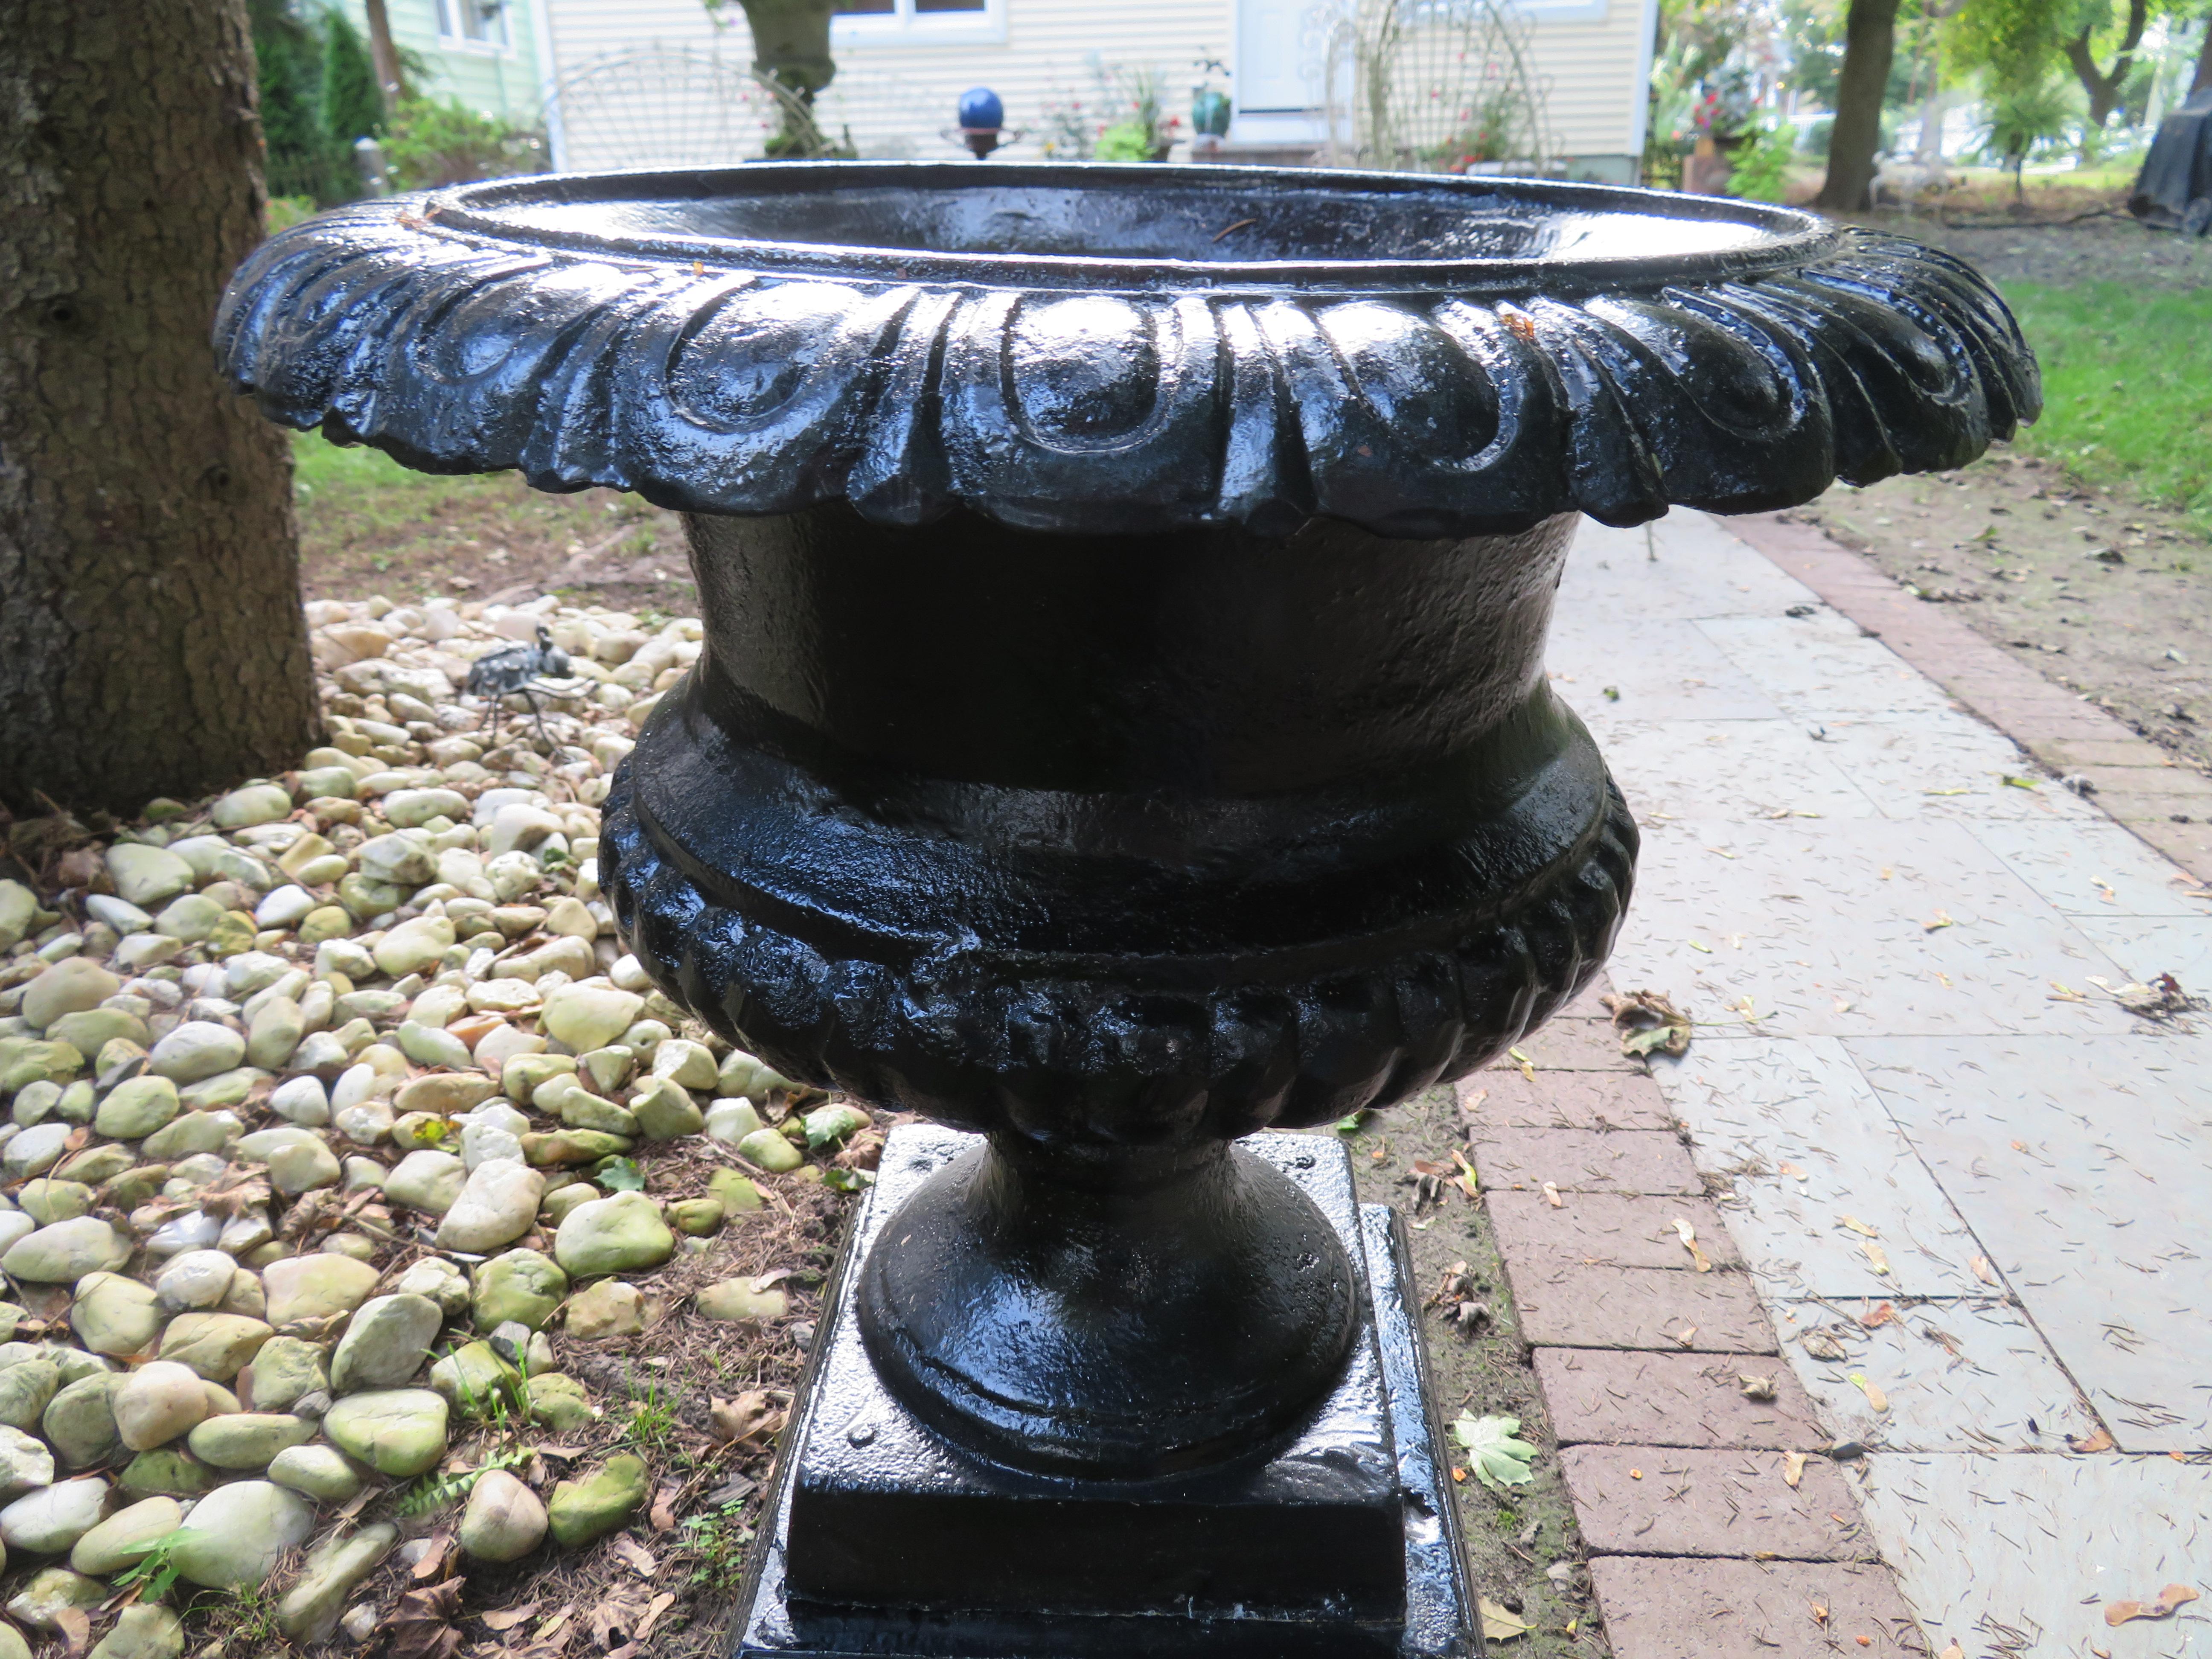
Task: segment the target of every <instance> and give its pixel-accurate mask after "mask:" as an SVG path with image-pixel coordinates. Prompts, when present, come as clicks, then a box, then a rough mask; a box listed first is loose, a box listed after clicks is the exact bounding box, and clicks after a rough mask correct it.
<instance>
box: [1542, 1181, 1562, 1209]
mask: <svg viewBox="0 0 2212 1659" xmlns="http://www.w3.org/2000/svg"><path fill="white" fill-rule="evenodd" d="M1544 1202H1545V1203H1547V1204H1548V1205H1550V1206H1552V1207H1553V1209H1555V1210H1560V1209H1565V1207H1566V1203H1567V1200H1565V1199H1564V1198H1561V1197H1560V1196H1559V1183H1558V1182H1553V1181H1547V1182H1545V1183H1544Z"/></svg>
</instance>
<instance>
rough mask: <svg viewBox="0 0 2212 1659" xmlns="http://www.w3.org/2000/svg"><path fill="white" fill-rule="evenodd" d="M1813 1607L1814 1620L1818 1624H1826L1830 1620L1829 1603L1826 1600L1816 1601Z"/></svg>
mask: <svg viewBox="0 0 2212 1659" xmlns="http://www.w3.org/2000/svg"><path fill="white" fill-rule="evenodd" d="M1812 1607H1813V1622H1814V1624H1816V1625H1825V1624H1826V1623H1827V1622H1828V1604H1827V1603H1826V1602H1825V1601H1815V1602H1814V1603H1813V1604H1812Z"/></svg>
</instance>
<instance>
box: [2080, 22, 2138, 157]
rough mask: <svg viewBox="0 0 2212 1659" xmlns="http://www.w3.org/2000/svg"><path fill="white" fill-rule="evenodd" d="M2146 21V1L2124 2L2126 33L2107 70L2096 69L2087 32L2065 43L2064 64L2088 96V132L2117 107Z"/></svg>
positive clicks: (2095, 127) (2101, 123)
mask: <svg viewBox="0 0 2212 1659" xmlns="http://www.w3.org/2000/svg"><path fill="white" fill-rule="evenodd" d="M2148 21H2150V8H2149V0H2128V27H2127V33H2124V35H2122V36H2121V37H2120V46H2119V50H2118V52H2115V53H2114V54H2113V55H2112V69H2111V70H2109V71H2107V70H2100V69H2099V68H2098V67H2097V59H2096V56H2095V54H2094V53H2093V52H2091V51H2090V50H2089V33H2090V32H2089V31H2088V30H2087V29H2083V30H2082V31H2081V33H2080V34H2078V35H2076V36H2075V38H2074V39H2073V40H2069V41H2068V42H2067V43H2066V61H2067V63H2068V64H2069V65H2071V66H2072V68H2073V70H2074V78H2075V80H2077V81H2079V82H2081V90H2082V91H2083V92H2085V93H2087V94H2089V130H2090V131H2092V132H2093V131H2096V130H2097V129H2098V128H2100V127H2101V126H2103V125H2105V123H2106V120H2107V119H2109V118H2111V116H2112V112H2113V111H2114V110H2116V109H2118V107H2119V105H2120V91H2121V88H2123V87H2124V86H2125V85H2126V84H2127V79H2128V71H2129V70H2130V69H2132V68H2134V67H2135V61H2136V47H2137V46H2141V45H2142V38H2143V28H2144V26H2145V25H2146V24H2147V23H2148Z"/></svg>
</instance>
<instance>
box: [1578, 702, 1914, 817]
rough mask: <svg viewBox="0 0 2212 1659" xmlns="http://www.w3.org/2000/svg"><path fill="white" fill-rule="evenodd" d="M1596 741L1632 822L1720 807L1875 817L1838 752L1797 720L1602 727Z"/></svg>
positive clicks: (1751, 812)
mask: <svg viewBox="0 0 2212 1659" xmlns="http://www.w3.org/2000/svg"><path fill="white" fill-rule="evenodd" d="M1600 741H1601V743H1602V744H1603V745H1604V748H1605V756H1606V760H1607V763H1608V764H1610V765H1611V766H1612V768H1613V775H1614V776H1615V777H1616V778H1620V779H1623V780H1625V781H1624V782H1623V784H1622V786H1621V787H1622V789H1623V791H1624V793H1626V795H1627V797H1628V805H1629V806H1630V808H1631V810H1632V811H1634V812H1635V813H1636V815H1637V817H1638V818H1639V819H1641V818H1644V817H1650V815H1651V814H1653V813H1665V814H1668V815H1669V816H1672V817H1688V816H1692V815H1695V816H1699V817H1704V816H1706V815H1709V814H1710V813H1711V811H1713V809H1714V807H1715V806H1716V805H1722V804H1726V805H1735V806H1737V807H1739V808H1740V809H1741V815H1742V816H1743V817H1774V816H1778V815H1783V814H1790V813H1809V814H1813V815H1816V816H1818V817H1822V818H1870V817H1877V816H1879V814H1878V811H1877V809H1876V808H1875V804H1874V802H1873V800H1872V799H1870V798H1869V796H1868V794H1867V793H1866V792H1865V791H1864V790H1863V789H1862V788H1861V787H1859V786H1858V784H1857V782H1855V781H1853V780H1852V778H1851V776H1850V773H1849V771H1848V770H1847V769H1846V768H1845V764H1844V754H1843V751H1842V746H1841V745H1836V744H1827V743H1824V742H1822V741H1821V740H1820V739H1819V738H1815V737H1814V735H1813V734H1812V732H1811V731H1810V730H1809V729H1808V727H1806V726H1803V725H1801V724H1799V723H1798V722H1796V721H1791V720H1619V721H1610V720H1609V721H1607V722H1606V725H1605V728H1604V730H1603V732H1601V733H1600Z"/></svg>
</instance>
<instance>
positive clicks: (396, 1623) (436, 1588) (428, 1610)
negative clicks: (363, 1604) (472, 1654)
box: [374, 1578, 468, 1659]
mask: <svg viewBox="0 0 2212 1659" xmlns="http://www.w3.org/2000/svg"><path fill="white" fill-rule="evenodd" d="M467 1582H468V1581H467V1580H466V1579H465V1578H448V1579H447V1580H446V1582H445V1583H442V1584H433V1585H431V1586H430V1587H429V1588H428V1589H411V1590H409V1591H408V1592H407V1593H406V1594H405V1595H402V1596H401V1597H400V1598H399V1601H398V1604H397V1605H395V1606H394V1607H393V1608H392V1611H391V1613H388V1614H386V1617H385V1620H384V1622H383V1624H381V1625H380V1626H378V1627H377V1635H378V1636H379V1637H380V1638H382V1642H383V1645H382V1646H381V1647H380V1648H379V1649H376V1650H374V1651H376V1652H378V1653H380V1655H381V1656H382V1659H453V1655H454V1654H456V1653H458V1652H459V1651H460V1646H461V1644H462V1642H463V1641H464V1640H465V1638H464V1637H463V1636H462V1634H461V1632H460V1631H459V1629H457V1628H456V1627H455V1626H454V1624H453V1618H454V1615H455V1614H457V1613H459V1612H460V1610H461V1587H462V1586H463V1585H464V1584H465V1583H467Z"/></svg>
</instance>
